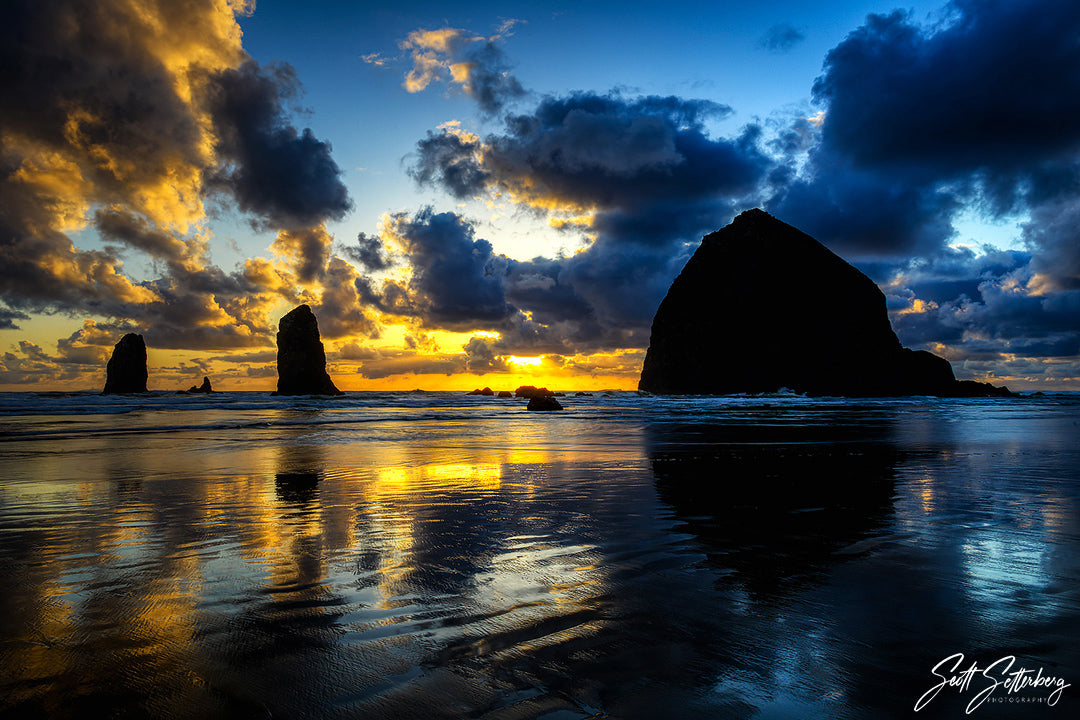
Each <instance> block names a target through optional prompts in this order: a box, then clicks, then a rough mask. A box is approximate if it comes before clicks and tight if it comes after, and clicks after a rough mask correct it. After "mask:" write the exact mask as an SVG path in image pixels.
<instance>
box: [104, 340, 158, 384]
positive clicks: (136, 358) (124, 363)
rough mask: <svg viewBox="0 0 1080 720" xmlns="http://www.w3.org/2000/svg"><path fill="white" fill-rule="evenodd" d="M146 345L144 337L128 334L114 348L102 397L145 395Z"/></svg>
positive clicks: (147, 374)
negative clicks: (130, 394)
mask: <svg viewBox="0 0 1080 720" xmlns="http://www.w3.org/2000/svg"><path fill="white" fill-rule="evenodd" d="M149 376H150V373H149V372H147V370H146V343H145V342H143V337H142V335H136V334H135V333H128V334H127V335H125V336H124V337H122V338H120V342H118V343H116V345H115V347H113V352H112V357H111V358H109V364H108V365H106V366H105V389H104V390H102V391H101V394H102V395H113V394H117V393H144V392H147V390H146V379H147V378H148V377H149Z"/></svg>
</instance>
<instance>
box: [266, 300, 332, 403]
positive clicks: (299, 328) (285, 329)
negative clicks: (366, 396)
mask: <svg viewBox="0 0 1080 720" xmlns="http://www.w3.org/2000/svg"><path fill="white" fill-rule="evenodd" d="M277 347H278V354H277V367H278V385H277V392H276V393H274V394H275V395H344V394H345V393H343V392H341V391H340V390H338V389H337V387H335V386H334V382H333V381H332V380H331V379H330V376H329V375H328V374H327V372H326V351H325V350H324V349H323V344H322V340H320V339H319V322H318V320H316V319H315V313H313V312H311V308H309V307H308V306H307V305H301V306H300V307H298V308H296V309H295V310H292V311H290V312H289V313H287V314H286V315H285V316H284V317H283V318H281V321H280V322H279V323H278V334H277Z"/></svg>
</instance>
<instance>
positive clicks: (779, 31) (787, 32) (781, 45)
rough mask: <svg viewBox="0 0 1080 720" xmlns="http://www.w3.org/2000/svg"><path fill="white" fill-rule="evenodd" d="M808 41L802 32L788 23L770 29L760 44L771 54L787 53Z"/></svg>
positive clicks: (778, 24)
mask: <svg viewBox="0 0 1080 720" xmlns="http://www.w3.org/2000/svg"><path fill="white" fill-rule="evenodd" d="M805 39H806V35H804V34H803V33H802V32H801V31H800V30H798V29H797V28H795V27H794V26H792V25H789V24H787V23H777V24H776V25H773V26H772V27H771V28H769V29H768V30H767V31H766V32H765V35H763V36H762V38H761V39H760V40H759V41H758V44H759V45H760V46H761V47H763V48H765V49H766V50H768V51H770V52H775V53H785V52H788V51H790V50H791V49H793V48H794V47H795V46H796V45H798V44H799V43H801V42H802V41H803V40H805Z"/></svg>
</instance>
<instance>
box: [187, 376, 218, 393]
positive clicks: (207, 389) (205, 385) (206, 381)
mask: <svg viewBox="0 0 1080 720" xmlns="http://www.w3.org/2000/svg"><path fill="white" fill-rule="evenodd" d="M188 392H189V393H212V392H214V386H213V385H211V384H210V378H208V377H205V376H204V377H203V379H202V385H192V386H191V387H190V388H188Z"/></svg>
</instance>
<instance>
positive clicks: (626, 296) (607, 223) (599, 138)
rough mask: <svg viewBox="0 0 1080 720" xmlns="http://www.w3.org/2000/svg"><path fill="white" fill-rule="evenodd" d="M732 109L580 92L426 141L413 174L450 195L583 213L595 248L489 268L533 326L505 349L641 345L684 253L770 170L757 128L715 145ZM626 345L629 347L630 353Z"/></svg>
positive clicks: (511, 336) (512, 330) (508, 332)
mask: <svg viewBox="0 0 1080 720" xmlns="http://www.w3.org/2000/svg"><path fill="white" fill-rule="evenodd" d="M731 112H732V111H731V109H730V108H728V107H726V106H722V105H718V104H716V103H712V102H708V101H701V100H687V99H683V98H677V97H653V96H650V97H639V98H624V97H622V96H621V95H618V94H609V95H598V94H595V93H574V94H570V95H567V96H562V97H548V98H545V99H544V100H542V101H541V102H540V103H539V104H538V105H537V106H536V107H535V109H534V110H533V111H532V112H530V113H528V114H521V115H515V116H509V117H507V118H505V120H504V126H503V130H502V132H501V133H496V134H492V135H489V136H488V137H486V138H483V139H481V138H479V137H477V136H475V135H473V134H471V133H468V132H465V131H463V130H462V129H460V128H459V127H457V126H448V127H444V128H441V129H440V130H439V131H438V132H436V133H429V135H428V137H427V138H425V139H424V140H422V141H421V142H420V143H419V144H418V147H417V149H418V153H417V158H416V162H415V164H414V165H413V167H412V169H411V172H412V174H413V177H414V178H416V179H417V181H419V182H420V183H421V184H427V185H434V186H438V187H441V188H442V189H444V190H446V191H448V192H450V193H451V194H452V195H454V196H455V197H460V198H471V197H474V196H484V195H488V194H495V193H504V194H508V195H510V197H511V198H512V199H513V200H515V201H516V202H518V203H519V204H521V205H523V206H525V207H529V208H531V209H532V210H533V211H535V212H537V213H552V214H554V215H555V216H557V217H558V216H559V214H560V213H562V214H567V213H574V212H586V213H591V214H592V217H591V220H590V221H589V223H588V226H587V229H588V230H589V231H590V232H591V233H592V235H593V238H594V239H593V240H592V241H591V243H590V244H589V245H588V247H586V248H585V249H584V250H583V251H580V252H577V253H575V254H574V255H572V256H570V257H566V258H558V259H547V258H535V259H533V260H531V261H528V262H521V261H512V260H509V259H506V258H489V259H487V260H485V263H486V267H487V268H488V277H489V278H490V282H492V283H495V282H497V283H499V285H500V287H501V288H502V289H503V292H504V296H505V298H507V299H508V300H509V301H510V302H511V303H513V305H514V306H515V307H517V308H520V310H521V311H526V312H528V313H529V314H530V317H531V319H530V320H527V321H523V322H519V321H516V320H512V319H511V318H515V317H516V315H514V314H508V315H507V316H506V321H505V322H504V323H503V325H502V326H500V328H499V329H500V331H502V332H504V336H503V338H502V339H501V340H500V343H501V345H500V347H503V348H505V347H509V346H510V345H511V344H514V345H515V346H517V347H521V346H526V345H534V346H538V347H545V348H557V349H558V350H559V351H560V352H567V351H570V352H572V351H573V348H584V347H589V348H591V349H599V348H605V347H609V348H610V347H618V345H615V344H614V343H625V342H629V343H631V346H633V347H640V346H642V345H644V344H645V343H647V338H648V328H649V324H650V323H651V320H652V315H653V313H654V312H655V310H656V307H657V305H659V302H660V300H661V298H662V297H663V295H664V293H665V292H666V291H667V288H668V286H669V285H670V283H671V281H672V279H674V277H675V275H676V274H677V273H678V271H679V268H681V267H682V264H683V263H685V261H686V259H687V258H688V257H689V254H690V251H691V250H690V248H691V247H692V246H693V244H695V243H696V242H697V241H698V240H699V239H700V238H701V236H702V235H703V234H704V233H705V232H708V231H711V230H715V229H716V228H718V227H720V226H721V225H723V224H726V223H727V222H728V221H730V219H731V217H732V215H733V214H734V208H735V205H736V203H740V204H741V203H753V202H754V201H753V200H752V198H755V197H756V195H757V193H758V192H759V186H760V184H761V182H762V180H763V178H764V177H765V175H766V173H767V171H768V169H769V168H770V166H771V165H772V162H773V161H772V160H771V159H770V158H769V157H768V156H767V155H766V154H765V152H764V151H763V150H762V148H761V130H760V128H758V127H757V126H753V125H751V126H748V127H747V128H745V129H744V131H743V132H742V134H740V135H739V136H737V137H735V138H730V139H727V138H721V139H713V138H711V137H709V135H708V134H707V132H706V130H705V122H706V121H707V120H709V119H722V118H725V117H727V116H728V115H730V114H731ZM623 347H626V345H623Z"/></svg>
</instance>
